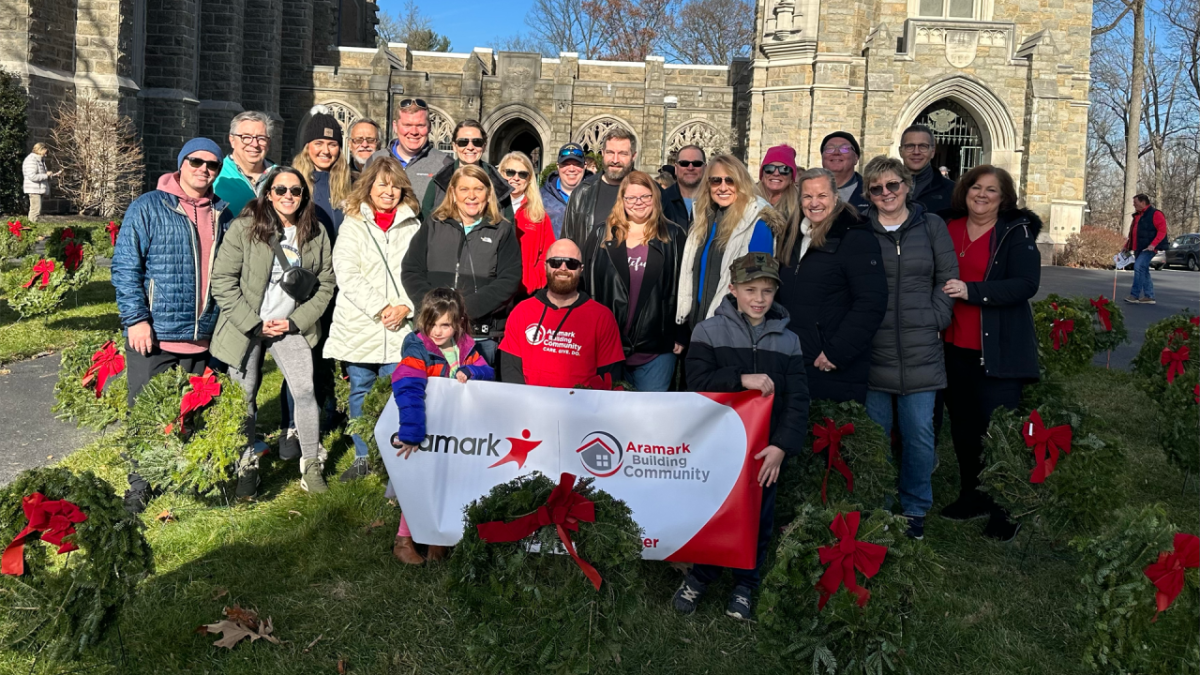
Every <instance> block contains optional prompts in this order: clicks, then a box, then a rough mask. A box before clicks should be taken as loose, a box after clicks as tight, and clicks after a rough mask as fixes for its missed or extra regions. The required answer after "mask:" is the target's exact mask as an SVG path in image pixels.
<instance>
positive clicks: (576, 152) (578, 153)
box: [558, 148, 583, 159]
mask: <svg viewBox="0 0 1200 675" xmlns="http://www.w3.org/2000/svg"><path fill="white" fill-rule="evenodd" d="M558 156H559V158H560V159H561V158H564V157H574V158H577V159H583V150H581V149H579V148H567V149H566V150H563V151H562V152H560V153H558Z"/></svg>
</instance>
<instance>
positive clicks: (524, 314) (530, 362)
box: [500, 239, 625, 389]
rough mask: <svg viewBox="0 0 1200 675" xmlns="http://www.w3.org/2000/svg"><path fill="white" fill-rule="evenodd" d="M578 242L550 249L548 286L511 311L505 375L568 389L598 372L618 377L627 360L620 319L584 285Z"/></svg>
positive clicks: (521, 381)
mask: <svg viewBox="0 0 1200 675" xmlns="http://www.w3.org/2000/svg"><path fill="white" fill-rule="evenodd" d="M581 276H583V259H582V258H581V257H580V252H579V247H578V246H576V245H575V243H574V242H572V241H571V240H569V239H559V240H558V241H556V242H554V243H553V244H552V245H551V246H550V249H549V250H548V251H547V252H546V279H547V285H546V287H545V288H542V289H541V290H538V291H537V292H535V293H534V294H533V297H532V298H529V299H527V300H525V301H524V302H522V303H521V304H519V305H517V306H516V308H514V309H513V311H512V313H511V314H509V315H508V326H509V330H508V331H507V332H505V334H504V340H503V341H501V343H500V351H502V352H504V357H503V358H501V359H500V370H501V377H500V379H501V380H502V381H504V382H513V383H516V384H532V385H536V386H541V387H559V388H563V389H569V388H571V387H574V386H576V385H579V384H583V383H585V382H587V381H588V380H589V379H591V378H592V377H594V376H596V375H606V374H609V375H612V376H613V377H614V378H616V377H618V376H619V375H620V372H621V368H622V366H623V364H624V361H625V352H624V350H623V349H622V348H621V332H620V329H618V328H617V320H616V318H615V317H613V313H612V312H611V311H610V310H609V309H608V308H607V307H605V306H604V305H602V304H600V303H598V302H596V301H595V300H592V299H591V298H590V297H588V295H587V293H583V292H582V291H580V290H579V278H580V277H581Z"/></svg>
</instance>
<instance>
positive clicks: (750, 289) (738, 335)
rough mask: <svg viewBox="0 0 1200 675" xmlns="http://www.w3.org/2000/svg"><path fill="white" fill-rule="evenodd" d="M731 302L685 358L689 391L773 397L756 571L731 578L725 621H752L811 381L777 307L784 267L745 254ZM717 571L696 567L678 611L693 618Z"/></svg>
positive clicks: (701, 328)
mask: <svg viewBox="0 0 1200 675" xmlns="http://www.w3.org/2000/svg"><path fill="white" fill-rule="evenodd" d="M730 271H731V273H732V274H731V275H730V278H731V279H732V281H733V283H731V284H730V285H729V295H727V296H726V297H725V300H724V301H722V303H721V306H720V307H718V308H717V312H716V314H714V315H713V317H712V318H711V319H708V320H706V321H703V322H701V323H700V324H699V325H698V326H696V330H695V331H693V333H692V343H691V347H690V348H689V349H688V356H687V376H688V386H689V388H691V389H692V390H693V391H709V392H716V391H743V390H747V389H757V390H758V391H761V392H762V395H763V396H767V395H770V394H774V395H775V400H774V401H773V402H772V406H771V434H770V440H771V444H770V445H768V446H767V447H766V448H764V449H763V450H762V451H761V452H759V453H758V454H756V455H755V456H754V458H755V459H761V460H763V465H762V469H760V470H759V472H758V483H759V485H761V486H762V488H763V498H762V510H761V511H760V514H759V522H758V551H757V558H756V561H755V566H754V569H750V570H739V569H735V570H733V580H734V582H735V583H736V587H735V588H734V589H733V596H732V597H731V598H730V600H729V605H728V606H727V607H726V608H725V613H726V614H728V615H729V616H732V617H734V618H735V619H749V618H750V596H751V594H752V593H753V592H754V589H756V588H758V583H759V568H761V567H762V564H763V561H764V560H765V559H766V557H767V546H768V544H769V543H770V541H771V531H772V530H773V529H774V525H775V481H776V480H777V479H778V478H779V469H780V467H781V466H782V465H783V460H784V458H785V457H787V456H791V455H796V454H798V453H799V452H800V451H801V449H803V446H804V439H805V438H806V434H807V429H808V402H809V399H808V381H807V379H805V375H804V360H803V358H801V355H800V339H799V338H798V337H796V334H795V333H793V332H791V331H790V330H787V323H788V313H787V310H786V309H784V308H783V307H782V306H781V305H778V304H775V302H774V299H775V291H776V290H777V289H778V288H779V263H777V262H776V261H775V258H773V257H771V256H769V255H767V254H765V253H748V254H746V255H744V256H742V257H741V258H738V259H737V260H735V261H734V262H733V264H732V265H730ZM721 569H722V568H720V567H717V566H715V565H695V566H694V567H692V571H691V573H690V574H688V575H687V576H686V577H685V578H684V580H683V584H682V585H680V587H679V590H677V591H675V598H674V605H675V609H676V610H677V611H680V612H683V613H685V614H691V613H692V612H694V611H696V601H697V600H699V598H700V596H701V595H702V594H703V593H704V590H705V589H706V588H707V587H708V584H710V583H712V582H713V581H715V580H716V579H717V578H718V577H719V576H720V575H721Z"/></svg>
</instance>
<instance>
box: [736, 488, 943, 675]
mask: <svg viewBox="0 0 1200 675" xmlns="http://www.w3.org/2000/svg"><path fill="white" fill-rule="evenodd" d="M838 513H839V511H835V510H834V509H822V508H820V507H818V506H815V505H813V504H804V505H802V506H801V507H800V509H799V510H798V512H797V514H796V519H795V520H794V521H792V523H791V525H789V526H788V527H786V528H785V529H784V532H783V536H782V537H781V538H780V541H779V546H778V548H777V550H776V554H775V564H774V566H773V567H771V569H770V571H769V572H767V574H766V577H765V578H764V579H763V584H762V596H761V599H760V600H759V605H758V623H759V626H760V628H761V632H760V637H761V640H760V641H759V650H760V651H762V652H763V653H766V654H776V655H779V656H780V657H781V658H783V659H785V660H786V661H787V662H788V663H790V664H792V666H793V668H794V669H795V672H801V669H803V670H811V672H812V673H813V675H835V674H845V675H851V674H853V675H859V674H861V675H867V674H868V673H869V674H871V675H875V674H877V673H885V672H887V673H891V672H906V671H907V669H906V668H905V666H904V663H903V659H904V658H905V656H906V655H907V654H911V653H912V651H913V650H914V649H915V647H916V644H915V640H914V638H913V632H914V631H913V620H914V617H915V616H916V614H917V613H918V610H917V606H916V596H917V592H918V588H920V587H924V586H926V585H928V584H929V583H930V581H931V580H932V579H933V578H934V576H935V575H936V574H937V573H938V566H937V564H936V554H934V552H933V549H931V548H930V547H929V545H928V544H926V543H925V542H923V541H916V540H913V539H909V538H908V537H907V536H905V534H904V533H905V531H906V529H907V527H908V522H907V520H905V518H904V517H903V516H897V515H892V514H891V513H888V512H887V511H884V510H882V509H876V510H874V511H869V512H868V511H864V512H862V522H861V524H860V525H859V528H858V533H857V537H856V539H857V540H858V541H863V542H870V543H873V544H881V545H883V546H886V547H887V554H886V556H885V557H884V560H883V564H882V566H880V568H879V572H878V573H877V574H876V575H875V576H872V577H871V578H869V579H867V578H865V577H864V575H863V574H862V573H861V572H856V574H857V575H858V578H857V581H858V584H859V585H860V586H862V587H864V588H866V589H867V590H868V591H870V600H869V601H868V602H867V603H866V604H865V605H863V606H861V607H860V606H859V604H858V601H857V598H856V597H855V595H854V594H852V593H850V592H849V591H847V590H846V589H844V588H841V589H839V590H838V591H837V592H836V593H835V594H834V595H833V596H832V597H831V598H830V599H829V601H828V604H826V605H825V607H824V609H821V608H819V607H818V604H819V600H820V597H821V592H820V591H818V590H817V588H816V585H817V582H818V581H819V580H820V579H821V577H822V575H824V574H825V571H826V568H827V566H826V565H824V564H822V562H821V559H820V554H819V551H818V549H819V548H821V547H824V546H832V545H833V544H834V543H835V542H836V541H837V537H835V535H834V534H833V533H832V532H831V531H830V525H831V524H832V523H833V521H834V518H835V517H836V516H837V514H838Z"/></svg>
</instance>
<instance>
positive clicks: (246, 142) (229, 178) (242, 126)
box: [213, 110, 275, 217]
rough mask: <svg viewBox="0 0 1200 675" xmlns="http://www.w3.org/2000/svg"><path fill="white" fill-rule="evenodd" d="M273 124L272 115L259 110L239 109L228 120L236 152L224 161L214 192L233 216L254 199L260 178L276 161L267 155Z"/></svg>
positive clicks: (269, 148) (230, 141)
mask: <svg viewBox="0 0 1200 675" xmlns="http://www.w3.org/2000/svg"><path fill="white" fill-rule="evenodd" d="M274 128H275V121H274V120H272V119H271V116H270V115H268V114H266V113H264V112H259V111H257V110H246V111H244V112H240V113H238V114H237V115H234V117H233V119H232V120H230V121H229V147H230V148H232V149H233V152H231V153H230V154H229V155H228V156H227V157H225V161H224V162H222V163H221V173H220V174H219V175H218V176H217V181H216V182H215V183H213V192H215V193H217V196H218V197H220V198H221V199H224V200H225V201H226V202H227V203H228V204H229V211H230V213H232V214H233V215H234V217H237V214H239V213H241V212H242V208H243V207H245V206H246V203H247V202H249V201H250V200H251V199H254V196H255V195H254V187H255V186H256V185H258V179H260V178H262V176H263V174H264V173H266V172H267V169H269V168H271V167H272V166H274V165H275V164H274V162H272V161H271V160H269V159H267V153H268V152H270V151H271V134H272V133H273V132H274Z"/></svg>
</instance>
